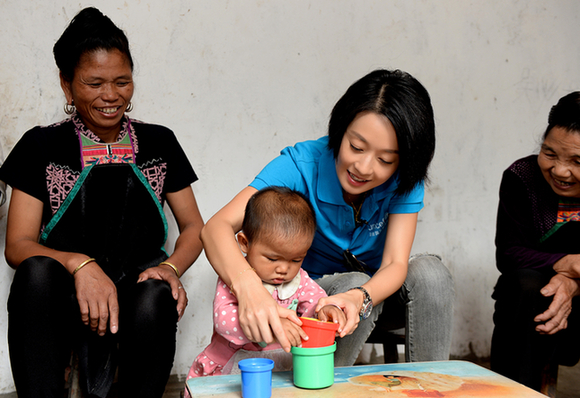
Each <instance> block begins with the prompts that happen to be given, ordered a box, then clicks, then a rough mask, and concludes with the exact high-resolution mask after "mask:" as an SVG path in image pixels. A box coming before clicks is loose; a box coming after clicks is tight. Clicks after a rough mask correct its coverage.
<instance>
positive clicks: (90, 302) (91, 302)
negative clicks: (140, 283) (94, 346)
mask: <svg viewBox="0 0 580 398" xmlns="http://www.w3.org/2000/svg"><path fill="white" fill-rule="evenodd" d="M74 280H75V288H76V291H77V300H78V302H79V307H80V310H81V319H82V321H83V323H84V324H85V325H89V326H90V327H91V329H92V330H93V331H97V333H98V334H99V336H104V335H105V332H106V331H107V326H109V328H110V330H111V333H117V331H118V330H119V303H118V301H117V288H116V287H115V284H114V283H113V281H112V280H111V279H110V278H109V277H108V276H107V275H106V274H105V273H104V272H103V270H102V269H101V267H99V265H98V264H97V263H96V262H94V261H93V262H90V263H88V264H87V265H85V266H84V267H82V268H81V269H80V270H79V271H78V272H77V273H76V274H75V275H74Z"/></svg>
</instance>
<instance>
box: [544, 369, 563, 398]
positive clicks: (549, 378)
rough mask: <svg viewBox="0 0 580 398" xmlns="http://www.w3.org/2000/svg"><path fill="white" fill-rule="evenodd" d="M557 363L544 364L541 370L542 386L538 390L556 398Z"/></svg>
mask: <svg viewBox="0 0 580 398" xmlns="http://www.w3.org/2000/svg"><path fill="white" fill-rule="evenodd" d="M558 368H559V366H558V363H557V362H552V363H549V364H548V365H546V367H545V368H544V371H543V372H542V386H541V387H540V392H541V393H542V394H544V395H547V396H548V397H551V398H556V387H557V385H558Z"/></svg>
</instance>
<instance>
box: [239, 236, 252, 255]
mask: <svg viewBox="0 0 580 398" xmlns="http://www.w3.org/2000/svg"><path fill="white" fill-rule="evenodd" d="M237 237H238V245H239V246H240V249H242V251H243V252H244V254H248V251H249V250H250V242H248V238H247V237H246V235H245V234H244V233H243V232H238V236H237Z"/></svg>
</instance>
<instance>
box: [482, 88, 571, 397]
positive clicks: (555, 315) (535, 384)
mask: <svg viewBox="0 0 580 398" xmlns="http://www.w3.org/2000/svg"><path fill="white" fill-rule="evenodd" d="M579 221H580V92H573V93H570V94H568V95H566V96H564V97H562V98H561V99H560V100H559V101H558V103H557V104H556V105H555V106H554V107H552V110H551V111H550V116H549V118H548V127H547V128H546V132H545V133H544V137H543V142H542V146H541V149H540V153H539V155H531V156H528V157H526V158H523V159H520V160H517V161H516V162H515V163H514V164H512V165H511V166H510V167H509V168H508V169H507V170H506V171H505V172H504V174H503V179H502V182H501V187H500V202H499V210H498V216H497V231H496V241H495V243H496V247H497V250H496V260H497V267H498V269H499V270H500V272H501V273H502V275H501V276H500V278H499V280H498V282H497V285H496V287H495V291H494V293H493V298H494V299H495V300H496V304H495V313H494V317H493V319H494V323H495V329H494V333H493V338H492V347H491V368H492V369H493V370H494V371H496V372H498V373H501V374H503V375H505V376H508V377H510V378H512V379H514V380H516V381H519V382H520V383H523V384H525V385H527V386H529V387H532V388H534V389H536V390H539V389H540V383H541V373H542V370H543V369H544V367H545V366H546V365H547V364H548V363H549V362H553V361H557V362H558V363H560V364H564V365H569V366H571V365H574V364H575V363H577V362H578V358H579V355H580V339H578V332H579V331H580V324H579V323H578V322H579V321H580V319H579V318H580V317H579V314H578V311H577V310H575V311H573V310H572V308H574V307H575V306H576V305H578V304H580V303H579V302H578V298H577V296H578V295H579V294H580V287H579V279H578V278H580V244H579V243H578V242H579V241H578V237H579V236H580V222H579Z"/></svg>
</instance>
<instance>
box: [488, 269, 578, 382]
mask: <svg viewBox="0 0 580 398" xmlns="http://www.w3.org/2000/svg"><path fill="white" fill-rule="evenodd" d="M553 275H554V273H553V272H542V271H538V270H533V269H520V270H516V271H513V272H510V273H506V274H503V275H501V276H500V278H499V280H498V282H497V285H496V286H495V290H494V293H493V295H492V297H493V298H494V299H495V300H496V302H495V312H494V314H493V321H494V324H495V328H494V331H493V336H492V340H491V369H492V370H493V371H494V372H497V373H499V374H502V375H504V376H506V377H509V378H510V379H512V380H515V381H517V382H519V383H522V384H524V385H526V386H528V387H530V388H533V389H535V390H537V391H539V390H540V385H541V373H542V370H543V369H544V367H545V366H546V365H547V364H548V363H550V362H553V361H557V362H558V363H559V364H561V365H567V366H573V365H575V364H576V363H577V362H578V358H579V356H580V338H579V337H578V333H579V331H580V324H579V318H580V317H579V310H578V309H576V308H575V307H576V306H577V305H578V304H580V300H579V298H578V297H576V298H574V299H573V302H572V313H571V314H570V316H569V317H568V328H567V329H564V330H561V331H559V332H557V333H556V334H554V335H542V334H540V333H538V332H536V331H535V327H536V326H537V323H536V322H534V318H535V317H536V316H537V315H539V314H541V313H542V312H544V311H545V310H546V309H547V308H548V307H549V305H550V303H551V302H552V297H544V296H542V294H541V293H540V289H542V288H543V287H544V286H546V285H547V284H548V282H549V281H550V278H551V277H552V276H553Z"/></svg>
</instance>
